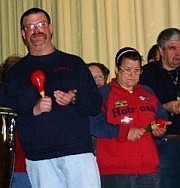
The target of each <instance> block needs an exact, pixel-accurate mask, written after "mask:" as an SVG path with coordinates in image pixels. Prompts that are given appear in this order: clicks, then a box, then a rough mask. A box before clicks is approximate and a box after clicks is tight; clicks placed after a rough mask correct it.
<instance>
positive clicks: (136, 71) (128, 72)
mask: <svg viewBox="0 0 180 188" xmlns="http://www.w3.org/2000/svg"><path fill="white" fill-rule="evenodd" d="M119 70H121V71H122V72H124V74H126V75H129V74H131V73H132V72H133V73H135V74H141V73H142V70H141V68H136V69H130V68H125V69H122V68H120V67H119Z"/></svg>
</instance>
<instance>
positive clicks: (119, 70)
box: [115, 58, 141, 91]
mask: <svg viewBox="0 0 180 188" xmlns="http://www.w3.org/2000/svg"><path fill="white" fill-rule="evenodd" d="M115 72H116V77H117V82H118V83H119V85H121V87H123V88H124V89H127V90H129V91H132V90H133V87H134V86H135V85H136V84H137V83H138V81H139V76H140V73H141V67H140V62H139V61H138V60H136V61H134V60H131V59H128V58H125V59H124V60H123V62H122V64H121V66H120V67H116V71H115Z"/></svg>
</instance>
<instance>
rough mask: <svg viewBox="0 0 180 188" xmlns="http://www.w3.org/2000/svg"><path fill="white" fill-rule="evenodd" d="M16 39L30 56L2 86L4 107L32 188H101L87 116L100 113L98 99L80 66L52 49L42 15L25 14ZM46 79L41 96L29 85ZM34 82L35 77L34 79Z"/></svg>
mask: <svg viewBox="0 0 180 188" xmlns="http://www.w3.org/2000/svg"><path fill="white" fill-rule="evenodd" d="M20 25H21V34H22V37H23V40H24V43H25V45H26V46H27V49H28V51H29V53H28V54H27V55H26V56H25V57H24V58H23V59H22V60H21V61H20V62H19V63H18V64H16V65H14V66H13V68H12V69H11V70H10V71H9V73H8V75H7V77H6V79H5V80H4V83H3V104H2V105H3V106H7V107H10V108H12V109H14V110H15V111H16V112H17V114H18V117H17V122H16V126H17V128H18V130H19V137H20V141H21V144H22V147H23V149H24V151H25V155H26V165H27V172H28V175H29V178H30V181H31V184H32V187H33V188H59V187H61V188H100V187H101V186H100V179H99V172H98V167H97V164H96V161H95V158H94V156H93V147H92V140H91V134H90V130H89V116H94V115H97V114H98V113H99V112H100V108H101V104H102V96H101V95H100V93H99V90H98V87H97V86H96V84H95V82H94V80H93V78H92V75H91V73H90V72H89V70H88V68H87V66H86V64H85V63H84V61H83V60H82V59H81V58H80V57H78V56H75V55H70V54H67V53H64V52H62V51H59V50H58V49H55V47H54V45H53V44H52V42H51V38H52V32H53V29H52V24H51V22H50V17H49V15H48V13H47V12H45V11H44V10H42V9H39V8H31V9H29V10H27V11H26V12H25V13H24V14H23V15H22V17H21V20H20ZM36 70H41V71H42V72H43V73H44V75H45V83H44V85H43V88H44V90H45V94H46V96H45V97H42V98H41V97H40V95H39V93H38V90H37V89H36V88H35V87H34V85H33V84H32V83H31V81H30V77H31V75H32V73H33V72H34V71H36ZM38 79H39V78H38Z"/></svg>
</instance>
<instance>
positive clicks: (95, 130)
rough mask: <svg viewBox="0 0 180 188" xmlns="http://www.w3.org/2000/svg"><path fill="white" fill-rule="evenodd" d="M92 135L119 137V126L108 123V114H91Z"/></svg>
mask: <svg viewBox="0 0 180 188" xmlns="http://www.w3.org/2000/svg"><path fill="white" fill-rule="evenodd" d="M89 120H90V130H91V135H92V136H94V137H98V138H117V137H118V135H119V126H115V125H112V124H110V123H107V121H106V115H105V114H104V113H103V112H101V113H100V114H99V115H98V116H94V117H92V116H90V117H89Z"/></svg>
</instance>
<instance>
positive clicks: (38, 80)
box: [30, 70, 45, 97]
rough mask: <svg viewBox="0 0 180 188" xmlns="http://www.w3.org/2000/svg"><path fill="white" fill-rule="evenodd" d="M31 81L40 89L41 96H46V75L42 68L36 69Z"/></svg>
mask: <svg viewBox="0 0 180 188" xmlns="http://www.w3.org/2000/svg"><path fill="white" fill-rule="evenodd" d="M30 79H31V83H32V84H33V85H34V86H35V87H36V88H37V89H38V91H39V94H40V95H41V97H45V91H44V83H45V75H44V73H43V72H42V71H41V70H35V71H34V72H33V73H32V74H31V77H30Z"/></svg>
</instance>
